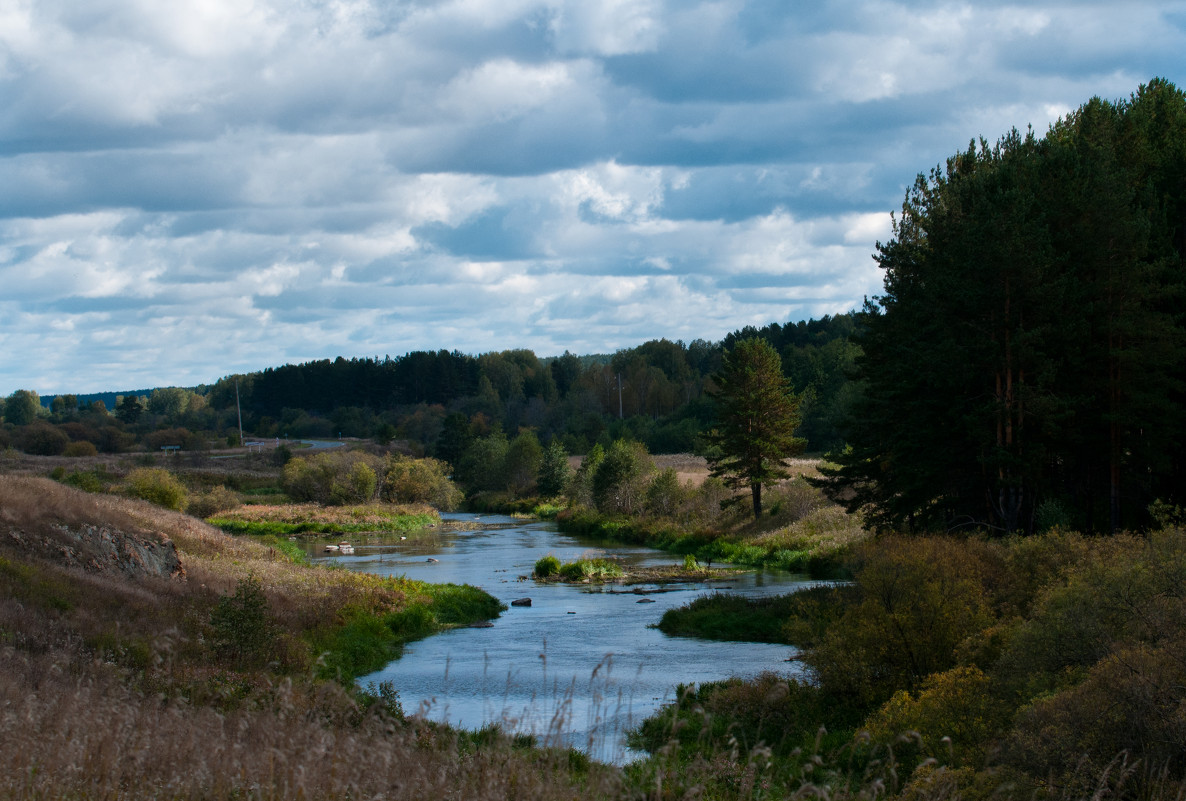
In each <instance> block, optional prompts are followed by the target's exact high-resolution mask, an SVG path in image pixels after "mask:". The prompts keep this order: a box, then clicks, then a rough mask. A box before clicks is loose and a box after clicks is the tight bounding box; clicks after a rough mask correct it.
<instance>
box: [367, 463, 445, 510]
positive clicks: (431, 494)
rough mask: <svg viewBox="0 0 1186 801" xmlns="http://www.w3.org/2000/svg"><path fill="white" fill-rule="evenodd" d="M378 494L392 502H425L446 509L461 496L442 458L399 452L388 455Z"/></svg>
mask: <svg viewBox="0 0 1186 801" xmlns="http://www.w3.org/2000/svg"><path fill="white" fill-rule="evenodd" d="M380 497H381V498H382V499H383V500H385V501H389V502H391V503H427V504H429V505H431V506H433V507H435V508H437V509H440V510H442V511H446V512H447V511H452V510H453V509H456V508H457V506H458V504H460V503H461V500H462V495H461V490H459V489H458V488H457V485H456V484H454V483H453V482H452V480H450V478H449V476H448V468H447V466H446V465H445V463H444V462H442V461H439V460H437V459H427V458H426V459H409V458H407V457H404V456H399V455H392V456H388V457H387V462H386V464H385V466H384V471H383V486H382V489H381V490H380Z"/></svg>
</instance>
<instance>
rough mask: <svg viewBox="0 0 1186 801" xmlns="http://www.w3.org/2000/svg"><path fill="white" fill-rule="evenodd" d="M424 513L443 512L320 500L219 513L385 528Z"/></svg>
mask: <svg viewBox="0 0 1186 801" xmlns="http://www.w3.org/2000/svg"><path fill="white" fill-rule="evenodd" d="M401 515H424V516H426V517H432V518H433V519H439V518H440V515H439V514H438V513H437V512H436V510H434V509H433V508H432V507H431V506H428V505H427V504H405V505H395V504H385V503H371V504H363V505H358V506H322V505H320V504H316V503H286V504H257V505H253V506H242V507H239V508H236V509H232V510H228V511H226V512H222V513H220V514H219V516H218V517H219V519H225V520H237V521H242V522H245V523H287V524H291V525H299V524H302V523H313V524H317V525H325V526H368V525H369V526H374V527H375V528H377V529H378V528H382V527H384V526H386V525H387V524H389V523H390V522H391V520H392V518H393V517H396V516H401Z"/></svg>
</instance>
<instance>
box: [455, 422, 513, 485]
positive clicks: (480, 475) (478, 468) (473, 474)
mask: <svg viewBox="0 0 1186 801" xmlns="http://www.w3.org/2000/svg"><path fill="white" fill-rule="evenodd" d="M508 447H510V443H508V442H507V438H506V434H504V433H502V431H501V430H496V431H494V432H492V433H491V434H490V435H489V436H485V437H479V438H478V439H475V440H474V441H473V442H471V443H470V445H469V447H468V448H466V450H465V453H464V454H462V456H461V460H460V462H459V463H458V464H457V465H456V468H457V469H456V470H455V471H454V475H456V476H457V477H458V479H459V481H460V482H461V483H462V485H463V486H465V487H466V490H467V492H480V491H482V490H501V489H505V488H506V481H505V478H504V476H503V474H502V469H503V464H504V463H505V461H506V456H507V448H508Z"/></svg>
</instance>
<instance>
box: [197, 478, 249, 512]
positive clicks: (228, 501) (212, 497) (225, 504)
mask: <svg viewBox="0 0 1186 801" xmlns="http://www.w3.org/2000/svg"><path fill="white" fill-rule="evenodd" d="M241 503H242V502H241V501H240V500H239V496H238V495H236V494H235V493H234V492H232V491H231V490H229V489H227V488H226V487H224V486H221V485H220V486H217V487H214V488H213V489H211V490H210V491H209V492H205V493H202V494H201V495H198V496H197V497H195V498H191V499H190V502H189V506H188V508H187V511H188V512H189V513H190V514H191V515H193V516H194V517H199V518H202V519H205V518H207V517H212V516H213V515H216V514H218V513H219V512H225V511H228V510H230V509H235V508H237V507H239V506H240V505H241Z"/></svg>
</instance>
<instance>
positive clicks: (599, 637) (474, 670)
mask: <svg viewBox="0 0 1186 801" xmlns="http://www.w3.org/2000/svg"><path fill="white" fill-rule="evenodd" d="M447 517H453V518H459V519H463V520H466V519H468V520H476V521H477V522H480V523H486V524H502V525H503V526H505V527H500V528H492V529H478V530H472V531H463V530H461V531H458V530H447V531H441V532H440V533H436V534H429V535H428V536H423V535H422V534H419V533H418V534H416V535H414V536H410V537H409V538H408V540H406V541H400V540H398V538H396V539H394V540H390V539H389V540H387V541H386V542H383V543H380V542H376V543H375V544H369V545H367V544H358V545H356V552H355V554H354V555H353V556H338V557H333V556H326V555H324V554H322V553H315V554H314V556H315V557H316V558H318V559H321V558H328V559H333V560H335V561H338V562H339V563H340V564H341V565H342V566H344V567H347V568H349V569H351V570H361V571H366V572H370V573H376V574H379V575H396V576H398V575H404V576H407V577H408V578H411V579H420V580H424V581H432V582H439V583H445V582H453V583H457V584H472V585H473V586H476V587H480V588H482V589H484V590H486V591H487V592H489V593H490V594H491V595H494V596H495V597H496V598H498V599H499V600H500V601H502V602H503V603H505V604H507V606H508V608H507V610H506V611H505V612H503V613H502V615H501V616H500V617H499V618H497V619H496V620H495V621H494V625H493V626H492V627H490V628H462V629H454V630H451V631H447V632H444V633H442V634H437V635H433V636H432V637H429V638H427V639H424V640H420V641H418V642H414V643H411V644H409V645H408V646H407V647H406V648H405V650H404V654H403V656H402V657H401V658H400V659H398V660H396V661H394V662H392V663H390V664H389V665H387V667H385V668H383V669H382V670H380V671H377V672H375V673H372V674H370V675H368V676H364V677H362V678H360V679H359V683H360V684H361V685H363V686H368V685H374V684H378V683H379V682H383V681H389V682H391V684H392V686H393V687H394V688H395V689H396V690H398V691H399V695H400V700H401V702H402V704H403V707H404V710H405V711H406V712H408V713H419V714H423V715H425V716H427V717H429V718H431V719H434V720H438V721H442V722H448V723H451V724H454V725H457V726H461V727H464V728H469V729H477V728H481V727H482V726H485V725H487V724H489V723H499V724H500V725H502V726H503V728H504V729H505V730H508V731H514V732H526V733H531V734H535V735H536V736H537V737H539V738H540V740H541V741H542V742H546V743H553V744H565V745H573V746H576V747H578V748H581V749H582V750H584V751H586V752H587V753H588V754H589V755H590V756H592V757H594V758H596V759H599V760H603V761H607V762H622V761H625V760H628V759H630V758H632V757H634V756H636V755H635V754H633V753H631V752H630V751H629V750H628V749H627V748H626V747H625V744H624V743H625V741H624V738H625V733H626V731H627V730H629V729H630V728H633V727H635V726H637V725H638V724H639V723H640V722H641V721H642V720H643V719H645V718H647V717H649V716H650V715H651V714H652V713H654V712H655V711H656V710H657V709H658V708H659V707H660V706H661V705H662V704H663V703H666V702H669V701H671V700H673V699H674V697H675V694H676V687H677V685H678V684H680V683H683V684H699V683H701V682H706V681H715V680H719V679H724V678H728V677H730V676H741V677H751V676H756V675H757V674H759V673H762V672H763V671H775V672H778V673H781V674H784V675H798V674H799V673H800V668H799V666H798V663H796V662H788V660H789V659H791V658H792V657H793V656H794V655H795V653H796V650H795V649H794V648H792V647H790V646H785V645H769V644H762V643H736V642H711V641H705V640H697V639H692V638H686V637H668V636H667V635H665V634H663V633H662V632H660V631H659V630H658V629H656V628H654V625H655V624H657V623H658V622H659V619H660V618H661V617H662V616H663V612H664V611H665V610H667V609H669V608H672V607H676V606H681V605H683V604H686V603H688V602H689V601H691V600H692V599H693V598H695V597H696V596H698V595H701V594H704V593H706V592H717V591H719V592H731V593H738V594H743V595H749V596H759V595H774V594H782V593H787V592H793V591H794V590H796V589H799V588H802V587H804V586H806V585H808V584H810V583H811V582H810V580H808V579H807V578H806V577H804V576H801V575H795V574H791V573H786V572H783V571H771V570H766V571H757V572H748V573H738V574H736V575H733V576H731V577H729V578H728V579H725V580H718V581H710V582H703V583H700V582H697V583H687V584H668V585H663V586H659V585H653V584H652V585H641V586H630V587H623V586H616V585H605V586H599V587H589V586H581V585H568V584H537V583H536V582H535V581H534V580H532V579H531V578H530V575H531V571H532V568H533V567H534V565H535V562H536V560H537V559H539V558H541V557H543V556H546V555H548V554H554V555H555V556H557V557H558V558H559V559H560V560H561V561H562V562H567V561H572V560H573V559H575V558H577V557H579V556H581V555H583V554H589V553H597V554H605V555H613V556H616V557H619V558H621V559H622V560H623V561H624V562H625V563H626V564H628V565H629V564H634V565H665V564H666V565H670V564H672V563H673V562H676V561H679V559H678V557H676V556H674V555H672V554H668V553H663V552H661V551H656V550H653V549H649V548H640V547H633V546H624V545H617V544H614V545H598V544H596V543H591V542H590V541H587V540H581V539H578V538H576V537H572V536H569V535H566V534H562V533H561V532H559V531H558V530H557V529H556V526H555V525H553V524H551V523H545V522H521V521H514V520H512V519H511V518H505V517H497V516H493V515H449V516H447ZM430 560H436V561H430ZM522 598H530V599H531V606H529V607H526V606H511V605H510V604H511V602H512V601H514V600H516V599H522Z"/></svg>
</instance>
